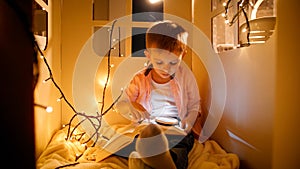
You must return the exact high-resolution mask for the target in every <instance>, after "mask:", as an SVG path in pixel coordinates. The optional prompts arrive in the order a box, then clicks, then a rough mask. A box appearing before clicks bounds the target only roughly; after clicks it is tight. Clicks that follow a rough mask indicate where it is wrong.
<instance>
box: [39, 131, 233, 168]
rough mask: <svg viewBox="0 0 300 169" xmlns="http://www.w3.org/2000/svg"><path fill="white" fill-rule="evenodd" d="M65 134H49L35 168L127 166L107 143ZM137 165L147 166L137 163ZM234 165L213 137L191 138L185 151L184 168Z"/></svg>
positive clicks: (231, 158)
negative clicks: (89, 143)
mask: <svg viewBox="0 0 300 169" xmlns="http://www.w3.org/2000/svg"><path fill="white" fill-rule="evenodd" d="M66 135H67V132H66V129H65V128H63V129H61V130H58V131H57V132H56V133H55V134H54V135H53V137H52V139H51V140H50V142H49V144H48V146H47V147H46V149H45V150H44V151H43V153H42V154H41V155H40V157H39V158H38V159H37V161H36V167H37V169H54V168H57V169H58V168H67V169H80V168H84V169H96V168H97V169H99V168H103V169H129V166H128V163H129V160H128V159H127V158H123V157H120V156H115V155H111V152H109V151H107V150H106V149H104V148H103V147H105V146H103V145H107V143H104V142H102V143H101V141H100V143H99V144H97V145H96V146H94V147H91V146H87V145H85V144H82V143H80V141H77V140H76V139H74V140H66V139H65V138H66ZM115 140H118V139H115ZM106 142H107V140H106ZM114 143H117V142H110V144H109V145H112V144H114ZM112 147H113V146H112ZM103 152H106V153H103ZM99 154H107V155H106V156H105V158H99ZM140 168H147V167H145V166H144V167H142V165H141V167H140ZM238 168H239V158H238V156H237V155H236V154H234V153H228V152H226V151H225V150H224V149H223V148H222V147H221V146H220V145H219V144H218V143H217V142H216V141H214V140H207V141H206V142H204V143H200V142H199V141H198V140H195V142H194V146H193V148H192V150H191V151H190V153H189V165H188V169H238Z"/></svg>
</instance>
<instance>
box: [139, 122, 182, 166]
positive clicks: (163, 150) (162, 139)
mask: <svg viewBox="0 0 300 169" xmlns="http://www.w3.org/2000/svg"><path fill="white" fill-rule="evenodd" d="M168 149H169V148H168V140H167V138H166V136H165V135H164V133H163V132H162V130H161V129H160V128H159V126H158V125H155V124H149V125H148V126H147V127H146V128H145V129H144V130H143V131H142V132H141V134H140V135H139V137H138V139H137V141H136V150H137V152H138V153H139V154H140V156H141V160H142V161H143V162H144V163H145V164H147V165H148V166H150V167H152V168H155V169H159V168H164V169H176V166H175V164H174V162H173V159H172V156H171V154H170V152H169V150H168Z"/></svg>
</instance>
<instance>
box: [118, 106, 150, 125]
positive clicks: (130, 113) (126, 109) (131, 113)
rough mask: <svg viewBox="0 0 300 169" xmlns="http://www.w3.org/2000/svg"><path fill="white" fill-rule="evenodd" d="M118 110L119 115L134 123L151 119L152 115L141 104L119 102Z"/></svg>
mask: <svg viewBox="0 0 300 169" xmlns="http://www.w3.org/2000/svg"><path fill="white" fill-rule="evenodd" d="M116 109H117V111H118V112H119V113H121V114H122V115H124V116H125V117H126V118H128V119H129V120H131V121H134V122H140V121H143V120H145V119H150V114H149V113H148V112H147V110H146V109H145V108H144V107H143V106H142V105H141V104H139V103H136V102H127V101H125V102H118V103H117V104H116Z"/></svg>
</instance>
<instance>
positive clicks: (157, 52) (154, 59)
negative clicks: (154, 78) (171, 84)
mask: <svg viewBox="0 0 300 169" xmlns="http://www.w3.org/2000/svg"><path fill="white" fill-rule="evenodd" d="M145 54H146V56H147V57H148V59H149V60H150V62H151V63H152V65H153V68H154V71H155V72H156V73H157V74H158V75H159V76H160V77H161V78H164V79H166V78H170V76H171V75H173V74H174V73H175V72H176V71H177V69H178V66H179V64H180V62H181V60H182V55H183V54H182V53H178V54H175V53H172V52H170V51H167V50H162V49H154V48H152V49H150V50H148V51H146V52H145Z"/></svg>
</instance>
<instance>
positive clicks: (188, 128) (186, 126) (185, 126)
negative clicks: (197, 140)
mask: <svg viewBox="0 0 300 169" xmlns="http://www.w3.org/2000/svg"><path fill="white" fill-rule="evenodd" d="M180 127H181V128H183V130H184V131H185V132H186V133H189V132H190V131H191V129H192V127H193V125H191V124H190V123H188V121H187V120H182V121H181V126H180Z"/></svg>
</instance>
